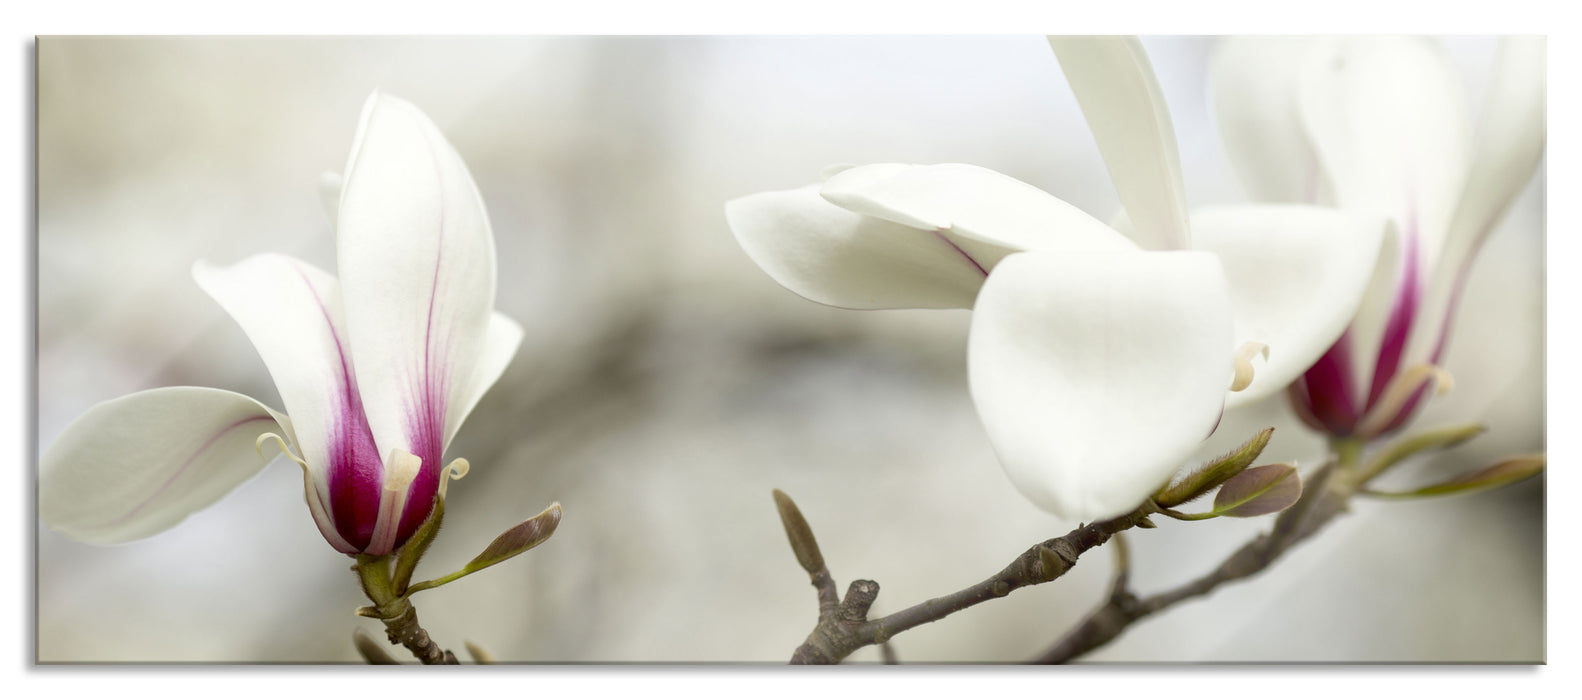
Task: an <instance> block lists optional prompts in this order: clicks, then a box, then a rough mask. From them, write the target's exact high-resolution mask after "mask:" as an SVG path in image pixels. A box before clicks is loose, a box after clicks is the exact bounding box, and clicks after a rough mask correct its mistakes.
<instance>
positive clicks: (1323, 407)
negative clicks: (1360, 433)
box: [1292, 332, 1360, 436]
mask: <svg viewBox="0 0 1582 700" xmlns="http://www.w3.org/2000/svg"><path fill="white" fill-rule="evenodd" d="M1348 336H1349V332H1348V333H1347V334H1342V335H1341V336H1340V340H1337V341H1335V344H1334V346H1332V347H1330V349H1329V350H1328V351H1326V352H1325V353H1324V355H1323V356H1322V357H1320V358H1318V361H1317V362H1314V363H1313V366H1312V367H1310V368H1308V370H1307V372H1306V373H1304V374H1303V375H1302V378H1301V379H1300V380H1299V381H1298V382H1297V383H1296V384H1295V385H1293V387H1292V392H1293V396H1292V399H1293V400H1294V401H1296V402H1298V414H1307V415H1309V416H1311V417H1312V419H1313V421H1316V422H1317V423H1319V424H1321V425H1322V426H1323V428H1324V430H1325V431H1326V432H1328V433H1330V434H1331V435H1340V436H1345V435H1350V434H1351V431H1352V430H1354V429H1356V426H1357V419H1358V418H1359V417H1360V414H1359V410H1358V404H1359V402H1358V400H1357V396H1356V391H1355V389H1354V380H1353V377H1354V374H1355V370H1354V369H1353V368H1352V364H1353V363H1352V361H1351V347H1352V342H1351V338H1350V337H1348ZM1303 420H1307V418H1305V417H1304V418H1303ZM1309 424H1310V425H1311V424H1312V422H1309Z"/></svg>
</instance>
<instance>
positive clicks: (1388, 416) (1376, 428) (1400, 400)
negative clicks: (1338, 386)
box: [1357, 363, 1456, 435]
mask: <svg viewBox="0 0 1582 700" xmlns="http://www.w3.org/2000/svg"><path fill="white" fill-rule="evenodd" d="M1426 381H1432V382H1433V384H1434V395H1435V396H1444V395H1445V394H1446V393H1448V392H1449V391H1450V390H1451V389H1454V388H1455V386H1456V382H1455V378H1454V377H1451V376H1450V373H1449V372H1447V371H1445V368H1443V367H1440V366H1438V365H1430V364H1427V363H1424V364H1418V365H1412V366H1411V367H1408V368H1406V371H1404V372H1401V373H1399V374H1397V375H1395V378H1394V379H1391V380H1390V383H1389V385H1387V386H1385V387H1384V393H1383V394H1380V395H1379V402H1378V403H1376V404H1374V405H1373V410H1371V411H1368V415H1367V416H1364V417H1363V419H1362V423H1361V424H1360V425H1359V426H1357V432H1359V433H1361V434H1363V435H1377V434H1379V433H1380V432H1382V431H1383V430H1384V429H1385V428H1386V427H1389V425H1390V423H1391V422H1393V421H1394V420H1395V419H1396V417H1397V416H1399V415H1400V413H1401V409H1403V408H1405V407H1406V402H1407V401H1410V400H1411V398H1412V395H1413V394H1415V393H1417V390H1418V389H1419V388H1421V387H1422V385H1423V382H1426Z"/></svg>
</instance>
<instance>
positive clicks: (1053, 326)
mask: <svg viewBox="0 0 1582 700" xmlns="http://www.w3.org/2000/svg"><path fill="white" fill-rule="evenodd" d="M1231 328H1232V325H1231V306H1230V293H1229V289H1228V287H1227V285H1226V283H1225V276H1224V273H1223V271H1222V269H1221V267H1220V264H1219V261H1218V259H1217V258H1216V257H1215V256H1214V255H1213V254H1210V253H1202V252H1196V251H1179V252H1158V253H1145V252H1132V253H1088V252H1031V253H1018V254H1016V255H1012V256H1009V257H1007V258H1006V259H1005V260H1003V261H1001V262H1000V266H999V267H997V268H995V270H994V272H993V273H992V274H990V275H989V280H988V282H986V283H984V286H983V290H982V292H980V293H979V295H978V304H977V306H976V307H975V308H974V311H973V318H972V329H971V332H970V335H969V340H968V350H967V372H968V374H967V378H968V381H969V385H970V387H971V390H972V397H973V401H974V403H976V404H977V407H978V413H979V415H980V416H981V417H982V419H983V426H984V430H985V431H986V432H987V433H988V436H989V440H990V442H991V443H992V444H993V446H994V450H995V453H996V454H997V455H998V456H999V458H1000V463H1001V465H1002V466H1004V467H1005V471H1006V473H1007V474H1008V475H1009V476H1010V478H1011V482H1012V483H1013V484H1015V485H1016V487H1017V489H1018V490H1020V491H1021V492H1022V494H1023V495H1024V496H1026V497H1027V498H1028V499H1029V500H1031V501H1032V502H1033V503H1034V504H1036V505H1038V506H1039V507H1040V508H1043V509H1045V510H1048V511H1049V512H1051V513H1054V514H1056V515H1058V516H1061V517H1063V518H1066V519H1070V520H1082V521H1088V522H1091V521H1093V520H1097V519H1103V518H1108V517H1113V516H1116V515H1120V514H1122V513H1125V512H1127V511H1129V510H1131V509H1133V508H1136V507H1137V506H1138V505H1140V504H1141V503H1142V502H1143V501H1144V500H1145V499H1146V498H1148V496H1149V494H1151V493H1153V491H1155V490H1157V489H1158V488H1160V487H1161V486H1163V485H1164V484H1165V482H1167V481H1168V480H1169V479H1170V475H1171V474H1173V473H1174V472H1175V471H1176V470H1177V469H1178V468H1179V467H1181V466H1182V463H1183V462H1184V461H1186V460H1187V459H1189V458H1190V456H1191V455H1192V454H1193V452H1194V451H1195V450H1196V449H1197V447H1198V445H1199V444H1200V443H1201V442H1202V441H1203V439H1204V438H1206V437H1207V436H1208V435H1209V433H1210V432H1211V431H1212V430H1213V428H1214V426H1215V425H1216V424H1217V423H1218V422H1219V419H1220V414H1221V412H1222V409H1223V406H1224V400H1225V388H1226V387H1227V386H1228V385H1229V383H1230V379H1231V374H1232V366H1231V359H1232V355H1231V350H1230V345H1231V337H1232V331H1231Z"/></svg>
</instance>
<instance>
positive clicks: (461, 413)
mask: <svg viewBox="0 0 1582 700" xmlns="http://www.w3.org/2000/svg"><path fill="white" fill-rule="evenodd" d="M521 344H522V326H521V324H518V323H517V322H516V321H513V320H511V319H510V318H508V317H507V316H506V315H505V314H502V313H500V312H498V311H496V312H494V313H493V314H492V315H490V316H489V330H488V332H487V333H486V334H485V335H484V338H483V352H482V353H481V354H480V355H479V356H478V364H477V365H475V366H474V367H473V373H472V379H471V381H470V384H469V387H468V390H467V392H466V393H465V394H463V395H462V396H461V398H460V400H459V401H458V402H457V403H456V404H455V405H454V406H452V407H451V410H450V412H449V415H447V416H446V420H447V421H448V422H447V424H446V426H445V446H446V447H447V448H448V447H449V446H450V439H451V438H452V437H454V436H455V435H456V430H457V429H458V428H460V427H461V423H462V421H465V420H466V419H467V416H468V415H470V414H471V413H472V409H473V407H475V406H477V405H478V400H479V399H482V398H483V395H484V393H485V392H487V391H488V390H489V387H492V386H494V383H495V382H496V381H497V380H499V379H500V375H501V374H504V373H505V368H506V366H507V365H509V364H511V358H513V357H515V356H516V349H517V347H518V346H520V345H521Z"/></svg>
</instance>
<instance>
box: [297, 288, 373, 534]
mask: <svg viewBox="0 0 1582 700" xmlns="http://www.w3.org/2000/svg"><path fill="white" fill-rule="evenodd" d="M297 272H298V274H301V275H302V281H303V283H304V284H307V286H308V289H309V291H311V292H312V293H313V300H314V301H315V302H317V303H318V305H319V312H320V313H322V314H323V316H324V324H325V326H326V327H327V328H328V329H329V332H330V338H331V340H333V341H335V354H336V359H337V360H339V366H340V372H338V373H336V375H335V377H334V379H333V381H334V382H335V384H336V391H335V396H334V398H333V402H334V410H333V414H332V417H331V419H330V426H329V430H328V431H326V434H327V438H328V443H327V444H326V445H325V448H326V449H325V460H326V464H325V465H324V470H325V476H326V480H327V481H328V482H329V490H330V503H329V505H330V517H331V518H332V519H334V521H335V530H336V532H338V533H340V536H341V537H342V538H343V539H345V540H346V542H347V543H348V544H351V545H352V546H354V547H356V548H357V549H358V550H359V551H361V550H362V549H365V548H366V547H367V546H368V543H369V541H370V540H371V539H373V532H374V525H375V523H376V521H377V520H378V519H379V494H380V491H381V490H382V489H383V486H384V463H383V461H382V460H381V459H380V457H379V447H378V446H377V445H376V444H375V443H374V434H373V430H372V429H371V428H370V427H369V426H368V416H367V415H365V414H364V413H363V403H362V395H361V394H359V393H358V391H357V379H356V377H355V376H354V375H353V373H352V365H351V361H350V360H349V359H348V358H347V357H346V347H345V343H343V342H342V341H341V336H340V333H338V332H337V331H336V328H335V323H334V321H333V320H332V319H331V318H330V310H329V307H327V306H325V305H324V298H323V297H322V296H321V295H320V294H319V290H318V289H317V288H315V287H314V286H313V283H312V282H311V281H309V280H308V277H307V275H306V274H303V273H302V271H301V269H298V270H297Z"/></svg>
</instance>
